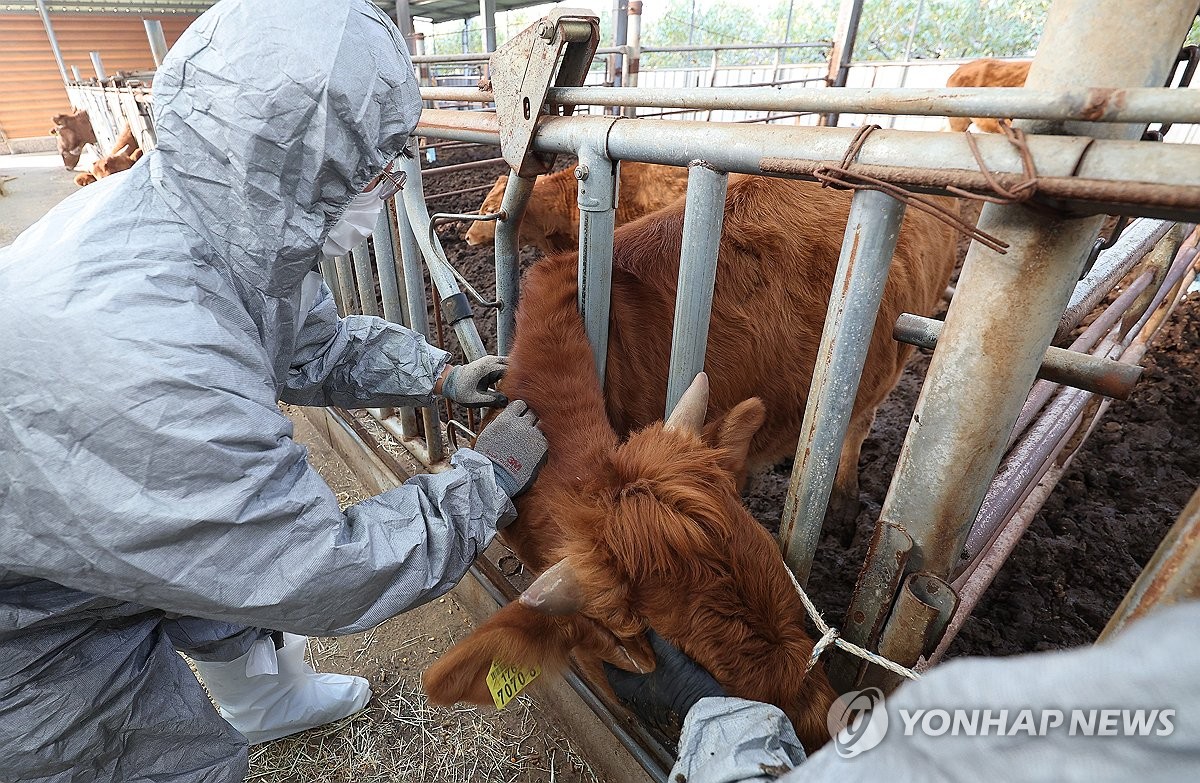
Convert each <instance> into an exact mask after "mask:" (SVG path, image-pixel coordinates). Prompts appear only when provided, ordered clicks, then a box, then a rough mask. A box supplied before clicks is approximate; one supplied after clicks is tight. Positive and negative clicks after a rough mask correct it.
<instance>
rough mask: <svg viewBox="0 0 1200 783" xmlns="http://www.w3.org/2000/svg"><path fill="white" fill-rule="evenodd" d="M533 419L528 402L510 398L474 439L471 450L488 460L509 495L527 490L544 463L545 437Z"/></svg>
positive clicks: (534, 416) (502, 487)
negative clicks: (509, 401)
mask: <svg viewBox="0 0 1200 783" xmlns="http://www.w3.org/2000/svg"><path fill="white" fill-rule="evenodd" d="M537 421H538V419H537V415H536V414H534V412H533V411H532V410H531V409H530V407H529V406H528V405H526V404H525V403H523V402H521V401H520V400H513V401H512V402H511V403H509V405H508V407H507V408H505V409H504V410H503V411H501V412H500V415H499V416H497V417H496V418H494V419H492V423H491V424H489V425H487V426H486V427H484V429H483V432H481V433H479V437H478V438H476V439H475V450H476V451H478V452H479V453H480V454H482V455H483V456H485V457H487V458H488V459H490V460H491V461H492V469H493V470H494V471H495V472H496V482H497V483H498V484H499V485H500V488H501V489H503V490H504V491H505V492H506V493H507V494H508V496H509V497H510V498H515V497H516V496H517V495H520V494H521V493H522V492H524V491H525V490H527V489H529V486H530V485H531V484H533V480H534V479H535V478H536V477H537V473H538V471H539V470H541V468H542V465H543V464H545V462H546V436H545V435H543V434H542V431H541V430H539V429H538V428H537Z"/></svg>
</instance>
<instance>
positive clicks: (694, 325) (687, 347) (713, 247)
mask: <svg viewBox="0 0 1200 783" xmlns="http://www.w3.org/2000/svg"><path fill="white" fill-rule="evenodd" d="M728 186H729V175H728V174H726V173H725V172H723V171H717V170H716V169H714V168H713V167H712V166H710V165H708V164H707V163H705V162H704V161H701V160H694V161H692V162H691V163H690V164H689V165H688V184H687V205H686V207H685V209H684V213H683V245H682V247H681V248H680V253H679V284H678V286H677V288H676V291H675V326H674V329H673V331H672V333H671V372H670V375H669V376H668V378H667V409H666V412H665V413H664V414H663V418H664V419H665V418H667V417H669V416H670V415H671V411H673V410H674V409H675V405H676V404H677V403H678V402H679V398H680V397H682V396H683V393H684V392H685V391H687V388H688V386H689V385H690V384H691V382H692V381H693V380H694V379H695V378H696V376H697V375H698V374H699V373H700V371H701V370H703V369H704V353H705V351H706V350H707V348H708V324H709V318H710V315H711V313H712V297H713V286H714V284H715V283H716V280H717V255H718V252H719V251H720V249H721V228H722V223H723V222H724V221H723V218H724V216H725V192H726V190H727V189H728Z"/></svg>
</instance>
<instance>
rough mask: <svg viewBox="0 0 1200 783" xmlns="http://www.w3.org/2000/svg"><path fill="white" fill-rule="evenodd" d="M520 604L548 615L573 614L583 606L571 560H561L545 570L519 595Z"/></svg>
mask: <svg viewBox="0 0 1200 783" xmlns="http://www.w3.org/2000/svg"><path fill="white" fill-rule="evenodd" d="M518 600H520V602H521V604H522V605H523V606H526V607H528V608H530V609H532V610H534V611H535V612H540V613H542V614H549V615H563V614H575V613H576V612H578V611H579V610H580V608H582V606H583V595H582V591H581V590H580V589H579V578H578V576H576V574H575V567H574V565H572V563H571V559H570V558H569V557H568V558H563V559H562V560H559V561H558V562H557V563H555V564H554V565H552V566H550V567H549V568H547V569H546V570H545V571H544V572H543V573H542V575H541V576H539V577H538V578H537V579H535V580H534V581H533V584H531V585H530V586H529V587H527V588H525V592H523V593H521V597H520V599H518Z"/></svg>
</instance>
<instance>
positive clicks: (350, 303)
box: [333, 256, 360, 316]
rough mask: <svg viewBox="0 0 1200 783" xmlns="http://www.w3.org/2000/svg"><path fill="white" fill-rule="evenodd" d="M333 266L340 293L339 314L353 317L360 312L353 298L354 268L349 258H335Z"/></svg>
mask: <svg viewBox="0 0 1200 783" xmlns="http://www.w3.org/2000/svg"><path fill="white" fill-rule="evenodd" d="M333 265H334V267H335V268H336V269H337V280H338V290H339V291H340V292H341V310H340V312H341V314H342V315H343V316H347V315H353V314H355V313H358V312H360V310H359V309H358V302H357V301H355V297H354V266H353V264H351V263H350V257H349V256H335V257H334V259H333Z"/></svg>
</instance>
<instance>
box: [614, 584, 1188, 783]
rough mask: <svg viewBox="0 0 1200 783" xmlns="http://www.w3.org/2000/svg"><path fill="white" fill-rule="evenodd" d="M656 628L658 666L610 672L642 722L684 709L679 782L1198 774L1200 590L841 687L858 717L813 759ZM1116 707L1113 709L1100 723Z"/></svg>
mask: <svg viewBox="0 0 1200 783" xmlns="http://www.w3.org/2000/svg"><path fill="white" fill-rule="evenodd" d="M650 640H651V644H652V645H653V647H654V652H655V655H656V657H657V666H656V667H655V669H654V671H653V672H651V673H649V674H636V673H632V672H625V671H621V670H619V669H616V668H614V667H611V666H609V665H608V664H605V672H606V674H607V675H608V680H609V683H610V684H611V685H612V686H613V690H614V691H615V692H616V694H617V696H619V697H620V698H621V699H622V700H623V701H625V702H626V703H627V704H629V705H630V707H631V708H632V709H633V710H634V711H635V712H636V713H638V714H639V715H640V716H641V717H642V719H643V720H645V721H646V722H648V723H651V724H655V725H660V726H661V725H664V724H665V723H666V722H667V721H668V720H670V719H671V718H672V717H674V718H675V719H676V720H678V719H683V732H682V734H681V736H680V738H679V748H678V754H679V758H678V760H677V761H676V763H675V766H674V768H673V769H672V770H671V773H670V775H669V776H668V780H671V781H687V783H772V782H773V781H778V782H779V783H876V782H877V781H914V783H916V781H921V783H924V782H925V781H945V783H958V782H959V781H961V782H962V783H968V782H970V783H973V782H974V781H1005V782H1006V783H1017V782H1018V781H1022V782H1025V781H1028V782H1029V783H1034V782H1035V781H1054V783H1066V782H1067V781H1077V783H1100V782H1102V781H1103V782H1105V783H1107V782H1109V781H1111V783H1126V781H1131V780H1136V781H1139V783H1149V782H1150V781H1162V782H1163V783H1174V782H1175V781H1183V780H1200V656H1197V655H1196V652H1195V651H1196V648H1197V646H1198V645H1200V602H1197V601H1193V602H1186V603H1182V604H1178V605H1174V606H1169V607H1166V608H1160V609H1157V610H1156V611H1154V612H1153V613H1151V614H1149V615H1148V616H1146V617H1143V618H1142V619H1139V620H1138V621H1137V622H1135V623H1132V624H1130V625H1128V626H1127V627H1126V628H1124V629H1123V630H1122V631H1121V632H1120V633H1118V634H1117V635H1115V636H1114V637H1113V638H1112V639H1110V640H1107V641H1106V642H1104V643H1102V644H1097V645H1095V646H1092V647H1081V648H1078V649H1074V650H1059V651H1055V652H1045V653H1036V654H1030V655H1020V656H1012V657H1009V658H962V659H958V660H954V661H950V662H948V663H945V664H942V665H941V666H938V667H936V668H934V669H932V670H930V671H929V672H928V673H926V674H925V675H924V676H922V678H921V679H920V680H917V681H916V682H908V683H905V684H904V685H901V686H900V687H899V688H898V689H897V690H896V691H895V692H894V693H893V694H892V695H890V696H888V697H887V699H886V700H884V702H883V703H880V702H878V701H874V700H872V701H873V702H874V704H875V706H874V709H873V710H872V711H871V713H870V714H867V715H862V714H860V715H858V716H857V719H855V717H856V716H855V715H853V714H851V715H849V717H850V718H851V720H850V721H844V720H843V718H845V717H847V716H846V715H844V714H843V713H844V712H845V710H846V706H847V704H846V703H845V701H844V700H845V699H847V698H848V697H843V699H839V700H838V701H837V702H835V703H834V708H833V709H831V713H834V714H833V715H831V716H830V719H829V720H828V723H829V725H830V728H831V730H832V731H837V730H838V729H839V727H841V726H842V725H843V724H844V723H846V722H849V723H850V727H849V728H848V729H845V730H842V731H841V732H840V733H839V734H838V735H837V739H836V740H834V741H832V742H830V743H829V744H828V745H826V746H824V747H823V748H821V749H820V750H818V751H816V752H815V753H813V754H812V757H811V758H807V760H806V756H805V753H804V748H803V746H802V745H801V744H800V740H799V739H797V737H796V732H795V730H794V729H793V727H792V724H791V722H790V721H789V720H788V718H787V716H786V715H784V714H783V711H782V710H780V709H779V708H778V707H776V706H774V705H772V704H763V703H761V702H756V701H749V700H746V699H737V698H732V697H729V696H727V695H726V693H725V691H724V690H723V689H722V688H721V686H720V685H719V684H718V683H717V681H716V680H714V679H713V678H712V676H711V675H710V674H709V673H708V672H707V671H705V670H704V668H703V667H701V666H700V665H699V664H697V663H696V662H695V661H693V660H692V659H691V658H689V657H688V656H687V655H686V654H685V653H683V652H682V651H680V650H679V649H677V648H676V647H674V646H673V645H672V644H670V643H669V642H667V641H665V640H664V639H662V638H660V637H658V636H657V635H655V634H654V633H653V632H651V633H650ZM853 701H854V700H853V699H851V700H850V703H851V705H852V704H853ZM956 710H961V711H963V713H964V717H963V722H960V723H959V724H957V727H955V728H951V725H950V720H957V718H954V719H947V718H946V717H944V716H945V715H948V714H949V715H952V714H953V713H954V711H956ZM1139 710H1140V711H1141V714H1140V717H1139V716H1138V715H1137V711H1139ZM939 711H940V712H941V713H942V714H941V715H931V716H930V718H931V719H930V720H928V721H927V720H926V717H925V716H926V714H927V713H932V712H939ZM1106 711H1107V712H1108V713H1109V715H1110V716H1111V717H1109V718H1107V719H1105V722H1101V721H1102V715H1103V713H1105V712H1106ZM877 712H882V713H883V715H884V716H883V717H881V716H880V715H876V714H875V713H877ZM1022 712H1026V713H1028V717H1027V719H1026V720H1025V722H1024V723H1022V717H1021V713H1022ZM984 713H986V714H987V715H988V716H989V717H990V719H991V721H992V723H991V724H990V725H989V724H986V723H984V720H985V718H982V717H976V718H975V719H974V720H975V726H976V727H977V729H976V730H974V731H970V730H968V729H966V728H964V726H965V725H966V722H969V721H970V720H971V715H972V714H976V715H977V716H982V715H983V714H984ZM1056 721H1057V722H1056ZM929 727H931V728H929ZM1001 727H1002V728H1001Z"/></svg>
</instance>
